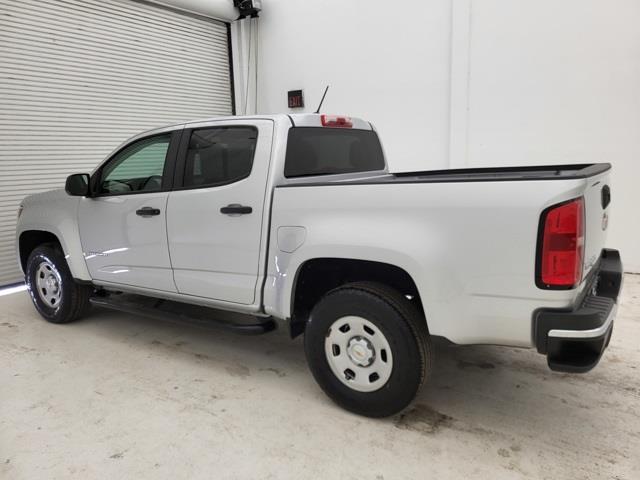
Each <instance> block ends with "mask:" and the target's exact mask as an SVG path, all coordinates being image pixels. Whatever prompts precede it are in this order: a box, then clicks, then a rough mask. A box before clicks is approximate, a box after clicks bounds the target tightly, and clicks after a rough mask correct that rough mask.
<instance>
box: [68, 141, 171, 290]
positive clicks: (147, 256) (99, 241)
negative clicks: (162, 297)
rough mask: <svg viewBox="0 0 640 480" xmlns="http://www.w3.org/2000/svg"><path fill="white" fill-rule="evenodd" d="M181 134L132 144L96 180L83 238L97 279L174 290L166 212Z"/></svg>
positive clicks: (85, 203)
mask: <svg viewBox="0 0 640 480" xmlns="http://www.w3.org/2000/svg"><path fill="white" fill-rule="evenodd" d="M179 137H180V132H173V133H171V132H169V133H165V134H161V135H155V136H151V137H147V138H143V139H140V140H136V141H134V142H133V143H131V144H129V145H127V146H126V147H124V148H123V149H121V150H120V151H119V152H117V153H116V154H115V155H114V156H113V157H112V158H111V159H110V160H108V161H107V162H106V163H105V164H104V165H103V166H102V167H101V168H100V169H99V170H98V171H97V172H96V173H95V174H94V175H96V176H97V178H92V182H91V183H92V188H93V189H94V190H95V192H94V193H93V196H92V197H90V198H83V199H82V200H81V202H80V207H79V212H78V217H79V226H80V239H81V242H82V249H83V251H84V255H85V260H86V263H87V267H88V269H89V272H90V274H91V277H92V278H93V279H94V280H96V281H98V283H99V282H100V281H102V282H108V283H114V284H121V285H129V286H134V287H141V288H145V289H153V290H161V291H168V292H175V291H176V287H175V284H174V282H173V274H172V271H171V263H170V261H169V247H168V245H167V223H166V210H167V200H168V196H169V190H170V188H171V181H172V176H173V172H172V170H173V168H172V167H173V161H174V158H172V157H175V153H174V152H175V150H176V149H177V144H178V143H179Z"/></svg>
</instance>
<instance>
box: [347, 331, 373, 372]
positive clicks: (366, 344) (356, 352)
mask: <svg viewBox="0 0 640 480" xmlns="http://www.w3.org/2000/svg"><path fill="white" fill-rule="evenodd" d="M347 355H348V356H349V359H350V360H351V361H352V362H353V363H354V364H355V365H359V366H361V367H368V366H369V365H371V364H372V363H373V360H374V359H375V358H376V352H375V350H374V348H373V345H372V344H371V342H370V341H369V340H367V339H366V338H364V337H361V336H355V337H352V338H351V339H350V340H349V343H348V346H347Z"/></svg>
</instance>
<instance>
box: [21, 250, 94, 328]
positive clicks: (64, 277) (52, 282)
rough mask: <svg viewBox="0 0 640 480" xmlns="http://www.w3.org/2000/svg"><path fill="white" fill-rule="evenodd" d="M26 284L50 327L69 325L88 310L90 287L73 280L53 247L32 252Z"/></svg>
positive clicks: (66, 266)
mask: <svg viewBox="0 0 640 480" xmlns="http://www.w3.org/2000/svg"><path fill="white" fill-rule="evenodd" d="M25 280H26V282H27V288H28V290H29V293H30V294H31V300H32V301H33V304H34V306H35V307H36V309H37V310H38V313H40V315H42V316H43V317H44V318H45V320H47V321H49V322H51V323H68V322H72V321H74V320H76V319H78V318H79V317H80V316H82V315H83V314H84V313H86V312H87V310H88V309H89V296H90V295H91V292H92V291H93V289H92V287H91V286H89V285H81V284H79V283H77V282H75V281H74V280H73V277H72V276H71V272H70V271H69V267H68V265H67V261H66V260H65V258H64V255H63V254H62V252H61V251H60V250H59V249H58V248H56V247H55V246H53V245H41V246H39V247H36V248H35V249H34V250H33V252H31V255H29V259H28V260H27V267H26V272H25Z"/></svg>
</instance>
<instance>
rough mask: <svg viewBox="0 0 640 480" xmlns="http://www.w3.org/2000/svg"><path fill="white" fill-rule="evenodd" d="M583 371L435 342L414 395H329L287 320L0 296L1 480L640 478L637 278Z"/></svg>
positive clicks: (517, 353)
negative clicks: (236, 323)
mask: <svg viewBox="0 0 640 480" xmlns="http://www.w3.org/2000/svg"><path fill="white" fill-rule="evenodd" d="M625 282H626V283H625V288H624V294H623V302H622V307H621V308H620V310H619V314H618V320H617V322H616V328H615V330H614V335H613V340H612V342H611V345H610V347H609V350H608V351H607V352H606V354H605V356H604V359H603V361H602V362H601V364H600V365H599V366H598V367H597V368H596V369H595V370H594V371H592V372H591V373H588V374H586V375H563V374H555V373H552V372H550V371H549V370H548V369H547V367H546V364H545V360H544V358H543V357H541V356H539V355H538V354H536V353H535V352H534V351H526V350H518V349H513V348H499V347H489V346H479V347H462V348H456V347H449V346H439V347H438V348H437V350H436V355H437V357H436V367H435V372H434V374H433V376H432V378H431V380H430V382H429V384H428V385H427V386H426V387H425V388H424V389H423V390H422V392H421V393H420V394H419V397H418V398H417V400H416V402H415V404H414V406H413V407H412V408H410V409H409V410H408V411H407V412H405V413H404V414H402V415H399V416H397V417H396V418H390V419H386V420H370V419H367V418H362V417H358V416H355V415H352V414H350V413H347V412H345V411H343V410H341V409H340V408H338V407H336V406H334V405H333V404H332V403H331V402H330V401H329V400H328V399H327V398H326V397H325V395H324V394H323V393H322V392H321V391H320V389H319V388H318V387H317V386H316V384H315V383H314V381H313V379H312V377H311V375H310V373H309V371H308V370H307V367H306V364H305V359H304V352H303V349H302V345H301V342H300V340H299V339H298V340H296V341H294V342H291V341H290V340H289V339H288V338H287V336H286V333H285V332H284V331H279V332H275V333H272V334H269V335H265V336H262V337H240V336H236V335H233V334H230V333H221V332H220V331H216V330H211V331H210V330H203V329H199V328H197V327H184V326H177V325H175V324H171V323H164V322H158V321H153V320H149V319H146V318H139V317H131V316H127V315H122V314H117V313H113V312H109V311H97V310H95V311H94V313H93V314H92V315H91V317H89V318H87V319H85V320H83V321H81V322H79V323H76V324H72V325H64V326H56V325H51V324H48V323H46V322H44V321H43V320H41V319H40V318H39V317H38V315H37V314H36V312H35V310H34V309H33V308H32V306H31V304H30V301H29V298H28V296H27V294H26V293H24V292H22V293H19V294H14V295H9V296H5V297H0V364H1V365H2V366H1V367H0V478H2V479H5V478H6V479H39V478H42V479H53V478H65V479H67V478H72V479H74V478H77V479H83V480H84V479H93V478H106V479H110V480H111V479H116V478H135V479H142V478H154V479H156V478H179V479H182V478H189V479H196V478H207V479H209V478H239V479H248V478H251V479H257V478H277V479H280V478H292V479H296V480H299V479H306V478H322V479H332V478H345V479H351V478H353V479H358V480H363V479H376V480H377V479H383V478H384V479H396V478H408V479H418V478H438V479H444V478H452V479H460V478H491V479H492V480H495V479H502V478H504V479H518V478H536V479H537V478H548V479H554V480H557V479H572V480H574V479H582V478H589V479H596V478H606V479H628V480H635V479H638V478H640V376H639V374H640V368H639V365H640V348H639V340H640V300H639V296H640V276H635V275H627V277H626V280H625Z"/></svg>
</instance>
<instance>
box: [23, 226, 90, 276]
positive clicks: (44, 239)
mask: <svg viewBox="0 0 640 480" xmlns="http://www.w3.org/2000/svg"><path fill="white" fill-rule="evenodd" d="M16 243H17V245H16V247H17V251H18V252H17V253H18V260H19V263H20V267H21V268H22V272H23V273H25V271H26V266H27V260H28V259H29V255H30V254H31V252H33V250H34V249H35V248H37V247H38V246H40V245H45V244H54V245H57V246H58V247H59V248H60V250H61V251H62V253H63V255H64V257H65V259H66V261H67V265H68V266H69V270H70V272H71V276H72V277H73V278H74V279H76V280H79V281H91V278H90V277H89V275H88V272H87V270H86V265H85V263H84V258H82V256H81V253H80V255H78V254H77V253H76V254H75V255H73V254H72V253H73V252H71V251H70V249H69V247H68V245H67V244H66V243H65V239H64V236H63V235H61V234H60V233H59V232H55V231H52V230H51V229H44V228H27V229H24V230H22V231H20V233H19V235H18V238H17V242H16Z"/></svg>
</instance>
